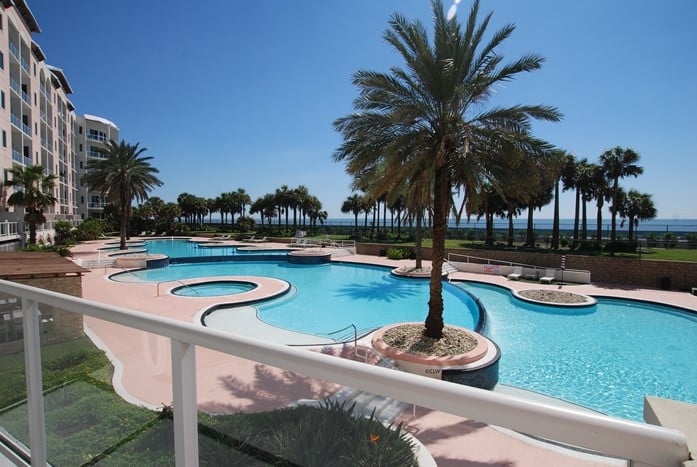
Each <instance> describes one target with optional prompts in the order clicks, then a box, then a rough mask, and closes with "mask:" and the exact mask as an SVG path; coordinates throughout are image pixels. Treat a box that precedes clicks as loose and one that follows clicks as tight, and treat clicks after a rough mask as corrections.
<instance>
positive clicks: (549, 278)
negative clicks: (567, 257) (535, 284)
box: [540, 268, 557, 284]
mask: <svg viewBox="0 0 697 467" xmlns="http://www.w3.org/2000/svg"><path fill="white" fill-rule="evenodd" d="M556 274H557V270H556V269H554V268H547V271H546V272H545V275H544V276H542V277H540V283H542V284H551V283H552V282H553V281H554V280H555V279H556Z"/></svg>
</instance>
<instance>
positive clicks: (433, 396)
mask: <svg viewBox="0 0 697 467" xmlns="http://www.w3.org/2000/svg"><path fill="white" fill-rule="evenodd" d="M0 292H3V293H8V294H12V295H15V296H18V297H22V298H23V299H29V300H34V301H37V302H39V303H44V304H47V305H51V306H55V307H57V308H60V309H64V310H69V311H72V312H76V313H80V314H82V315H86V316H93V317H95V318H99V319H102V320H105V321H110V322H113V323H117V324H121V325H124V326H128V327H131V328H135V329H140V330H143V331H147V332H150V333H153V334H156V335H160V336H166V337H169V338H170V339H172V341H173V343H175V342H178V344H176V345H179V346H180V347H182V350H179V351H178V352H177V356H178V357H179V358H178V359H177V358H173V363H172V364H173V365H174V366H178V365H185V364H186V362H189V363H188V364H189V365H190V364H191V361H192V359H191V358H190V357H189V358H185V357H184V356H185V355H187V354H188V350H186V349H187V347H186V346H188V345H194V346H200V347H205V348H209V349H213V350H217V351H220V352H224V353H227V354H230V355H235V356H238V357H241V358H244V359H248V360H253V361H257V362H260V363H264V364H267V365H271V366H274V367H277V368H282V369H285V370H290V371H294V372H298V373H301V374H304V375H307V376H310V377H315V378H319V379H322V380H325V381H331V382H336V383H340V384H343V385H347V386H351V387H354V388H357V389H361V390H364V391H368V392H372V393H376V394H381V395H384V396H388V397H392V398H395V399H399V400H402V401H405V402H409V403H414V404H418V405H421V406H423V407H427V408H431V409H434V410H440V411H444V412H447V413H451V414H455V415H459V416H462V417H467V418H471V419H475V420H478V421H480V422H484V423H489V424H493V425H497V426H502V427H507V428H510V429H513V430H515V431H519V432H522V433H527V434H529V435H534V436H538V437H541V438H546V439H550V440H555V441H558V442H561V443H565V444H569V445H573V446H578V447H582V448H586V449H589V450H592V451H597V452H599V453H603V454H607V455H610V456H614V457H619V458H623V459H628V460H631V461H632V462H634V463H635V464H634V465H650V466H662V467H669V466H679V465H681V464H682V462H684V461H686V460H688V459H689V451H688V448H687V442H686V439H685V435H684V434H683V433H682V432H680V431H677V430H672V429H667V428H662V427H657V426H652V425H646V424H642V423H637V422H632V421H628V420H622V419H618V418H612V417H606V416H603V415H599V414H591V413H582V412H576V411H574V410H571V409H566V408H560V407H555V406H547V405H544V404H540V403H536V402H530V401H528V400H526V399H522V398H518V397H514V396H510V395H504V394H499V393H495V392H490V391H486V390H482V389H477V388H473V387H469V386H463V385H459V384H453V383H449V382H445V381H440V380H435V379H431V378H424V377H422V376H418V375H413V374H409V373H404V372H400V371H394V370H390V369H386V368H381V367H378V366H372V365H365V364H362V363H359V362H354V361H351V360H347V359H338V358H335V357H332V356H329V355H324V354H322V353H319V352H308V351H307V350H302V349H298V348H294V347H290V346H285V345H280V344H275V343H271V342H266V341H260V340H257V339H252V338H249V337H245V336H241V335H234V334H231V333H229V332H223V331H217V330H214V329H210V328H205V327H200V326H196V325H192V324H190V323H185V322H182V321H177V320H173V319H169V318H164V317H158V316H153V315H148V314H145V313H141V312H137V311H133V310H129V309H126V308H122V307H117V306H113V305H105V304H102V303H98V302H94V301H90V300H84V299H80V298H75V297H72V296H69V295H63V294H59V293H57V292H52V291H48V290H44V289H37V288H34V287H30V286H27V285H23V284H16V283H13V282H8V281H4V280H0ZM27 324H28V323H25V326H26V325H27ZM177 360H178V361H177ZM30 370H31V369H30V368H28V369H27V371H30ZM176 372H177V373H176V374H178V375H182V374H184V375H188V373H189V369H188V368H187V367H186V366H185V367H183V368H176ZM188 376H189V377H191V375H188ZM182 379H183V378H182V377H181V376H180V377H179V378H178V380H179V381H180V382H181V381H182ZM187 379H188V378H187ZM174 384H177V381H176V380H175V383H174ZM173 389H175V390H176V388H173ZM181 399H182V400H180V401H178V402H180V403H182V404H184V405H185V406H184V407H181V406H179V407H178V406H177V404H175V407H174V409H175V420H176V418H177V417H178V416H179V417H182V418H181V419H180V420H184V421H183V422H182V423H180V424H177V423H176V422H175V428H176V429H177V430H180V432H179V433H175V439H183V438H186V439H188V440H189V442H188V443H187V444H186V445H185V446H175V449H176V450H177V453H176V458H177V459H190V458H191V457H189V456H190V455H191V452H192V450H193V452H196V448H195V447H192V446H191V436H192V433H196V429H197V428H196V426H195V417H193V420H192V417H191V416H190V415H187V414H191V411H192V410H195V408H192V407H191V404H194V402H191V400H192V398H191V395H190V393H189V395H188V396H187V395H185V396H184V397H182V398H181ZM186 420H189V422H188V424H185V422H186ZM192 424H193V425H194V426H192ZM185 434H186V436H184V435H185ZM180 452H181V453H182V454H181V456H180ZM178 465H179V463H178Z"/></svg>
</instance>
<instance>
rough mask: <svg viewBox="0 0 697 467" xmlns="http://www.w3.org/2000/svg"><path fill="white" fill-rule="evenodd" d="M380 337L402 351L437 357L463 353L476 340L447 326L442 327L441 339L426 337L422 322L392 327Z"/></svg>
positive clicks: (470, 347) (471, 346) (475, 344)
mask: <svg viewBox="0 0 697 467" xmlns="http://www.w3.org/2000/svg"><path fill="white" fill-rule="evenodd" d="M382 339H383V340H384V341H385V343H386V344H387V345H389V346H390V347H392V348H393V349H396V350H401V351H402V352H408V353H412V354H417V355H424V356H437V357H449V356H452V355H459V354H463V353H466V352H469V351H470V350H472V349H474V348H475V347H476V346H477V340H476V339H475V338H474V337H472V336H471V335H470V334H468V333H466V332H464V331H462V330H460V329H455V328H451V327H448V326H446V327H445V328H444V329H443V338H442V339H433V338H430V337H426V336H424V326H423V325H422V324H404V325H401V326H397V327H394V328H392V329H390V330H388V331H387V332H385V334H383V336H382Z"/></svg>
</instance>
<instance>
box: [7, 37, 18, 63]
mask: <svg viewBox="0 0 697 467" xmlns="http://www.w3.org/2000/svg"><path fill="white" fill-rule="evenodd" d="M9 48H10V53H11V54H12V55H13V56H14V57H15V58H17V59H19V50H17V46H16V45H15V44H14V42H12V41H9Z"/></svg>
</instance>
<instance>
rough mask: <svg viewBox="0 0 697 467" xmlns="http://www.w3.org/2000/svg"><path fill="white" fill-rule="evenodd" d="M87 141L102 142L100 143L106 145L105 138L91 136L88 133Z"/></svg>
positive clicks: (102, 136)
mask: <svg viewBox="0 0 697 467" xmlns="http://www.w3.org/2000/svg"><path fill="white" fill-rule="evenodd" d="M87 139H88V140H91V141H99V142H102V143H106V142H107V137H106V136H104V135H93V134H89V133H88V134H87Z"/></svg>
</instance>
